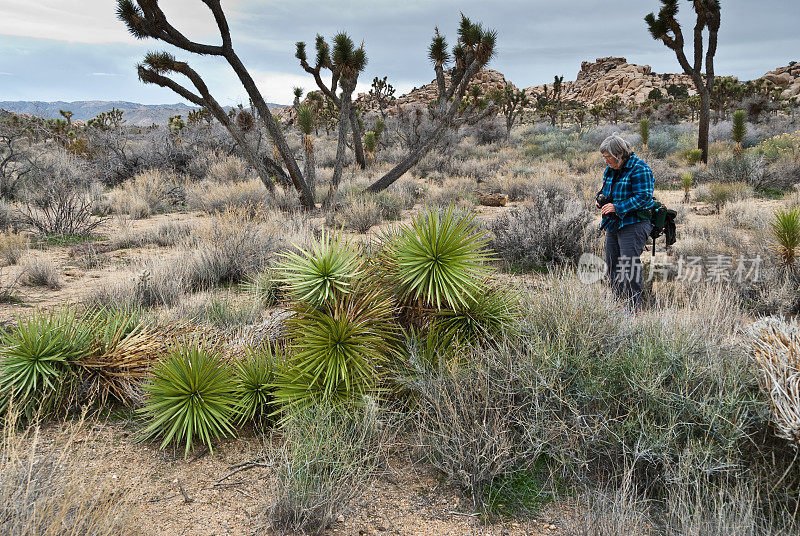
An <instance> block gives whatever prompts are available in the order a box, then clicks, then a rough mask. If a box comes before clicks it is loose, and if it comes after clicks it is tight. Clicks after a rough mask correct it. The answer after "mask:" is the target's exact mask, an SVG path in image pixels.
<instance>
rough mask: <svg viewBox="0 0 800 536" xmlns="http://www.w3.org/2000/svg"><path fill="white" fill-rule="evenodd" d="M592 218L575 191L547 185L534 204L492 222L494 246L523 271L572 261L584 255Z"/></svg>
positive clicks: (540, 189)
mask: <svg viewBox="0 0 800 536" xmlns="http://www.w3.org/2000/svg"><path fill="white" fill-rule="evenodd" d="M589 219H590V215H589V213H588V211H587V210H586V208H585V207H584V205H583V203H582V202H581V201H580V200H579V199H578V198H576V197H575V195H574V194H573V193H572V192H570V191H569V190H567V189H566V188H564V187H563V186H560V185H557V184H555V183H546V182H545V183H542V184H540V185H539V187H538V188H536V189H534V190H533V194H532V196H531V203H530V204H528V205H524V206H522V207H520V208H517V209H514V210H512V211H511V212H510V213H508V214H503V215H501V216H499V217H497V218H495V219H494V220H492V221H491V222H490V223H489V229H490V230H491V231H492V233H493V234H494V238H493V239H492V241H491V246H492V248H493V249H494V251H496V252H497V255H498V256H499V257H500V258H501V259H503V260H504V261H505V262H506V263H508V264H509V265H512V266H517V267H520V268H523V269H530V268H539V267H542V266H546V265H548V264H562V263H566V262H571V261H573V260H575V259H577V258H578V257H579V256H580V255H581V253H583V247H584V246H583V236H584V233H585V232H586V226H587V225H588V224H589Z"/></svg>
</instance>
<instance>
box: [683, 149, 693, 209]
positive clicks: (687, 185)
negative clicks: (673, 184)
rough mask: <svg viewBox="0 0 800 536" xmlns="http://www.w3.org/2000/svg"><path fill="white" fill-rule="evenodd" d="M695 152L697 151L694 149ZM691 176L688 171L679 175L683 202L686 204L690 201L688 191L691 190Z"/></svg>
mask: <svg viewBox="0 0 800 536" xmlns="http://www.w3.org/2000/svg"><path fill="white" fill-rule="evenodd" d="M695 150H697V149H695ZM692 182H693V181H692V174H691V173H689V172H688V171H687V172H686V173H684V174H683V175H681V188H683V202H684V203H688V202H689V201H690V200H691V197H690V194H689V192H690V190H691V189H692Z"/></svg>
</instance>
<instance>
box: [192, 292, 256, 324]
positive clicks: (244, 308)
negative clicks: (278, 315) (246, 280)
mask: <svg viewBox="0 0 800 536" xmlns="http://www.w3.org/2000/svg"><path fill="white" fill-rule="evenodd" d="M189 316H190V317H191V318H193V319H195V320H199V321H200V322H202V323H205V324H210V325H212V326H214V327H217V328H219V329H223V330H229V329H232V328H237V327H241V326H244V325H246V324H252V323H253V322H255V321H256V320H257V319H258V316H259V311H258V310H257V309H256V308H255V307H253V304H252V303H249V302H247V301H243V300H236V299H235V298H234V297H232V296H231V295H230V294H223V295H219V294H213V295H212V296H210V297H208V298H207V299H204V300H203V301H202V302H201V303H200V304H199V305H198V306H196V307H194V308H190V309H189Z"/></svg>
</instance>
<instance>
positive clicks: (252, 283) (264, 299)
mask: <svg viewBox="0 0 800 536" xmlns="http://www.w3.org/2000/svg"><path fill="white" fill-rule="evenodd" d="M242 290H244V291H245V292H246V293H247V294H249V295H250V297H251V298H253V299H254V300H255V301H256V303H258V304H259V305H261V307H267V308H269V307H273V306H275V305H277V304H278V302H279V301H280V300H281V298H282V297H283V294H284V292H283V285H282V283H281V282H280V281H278V280H277V278H276V276H275V273H274V270H273V269H271V268H267V269H266V270H263V271H261V272H258V273H257V274H255V275H254V276H251V277H249V278H248V279H246V280H245V281H244V282H243V283H242Z"/></svg>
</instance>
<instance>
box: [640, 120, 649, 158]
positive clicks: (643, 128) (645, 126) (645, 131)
mask: <svg viewBox="0 0 800 536" xmlns="http://www.w3.org/2000/svg"><path fill="white" fill-rule="evenodd" d="M639 136H640V137H641V139H642V151H643V152H647V142H648V141H650V120H649V119H647V118H646V117H645V118H644V119H642V120H641V121H639Z"/></svg>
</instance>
